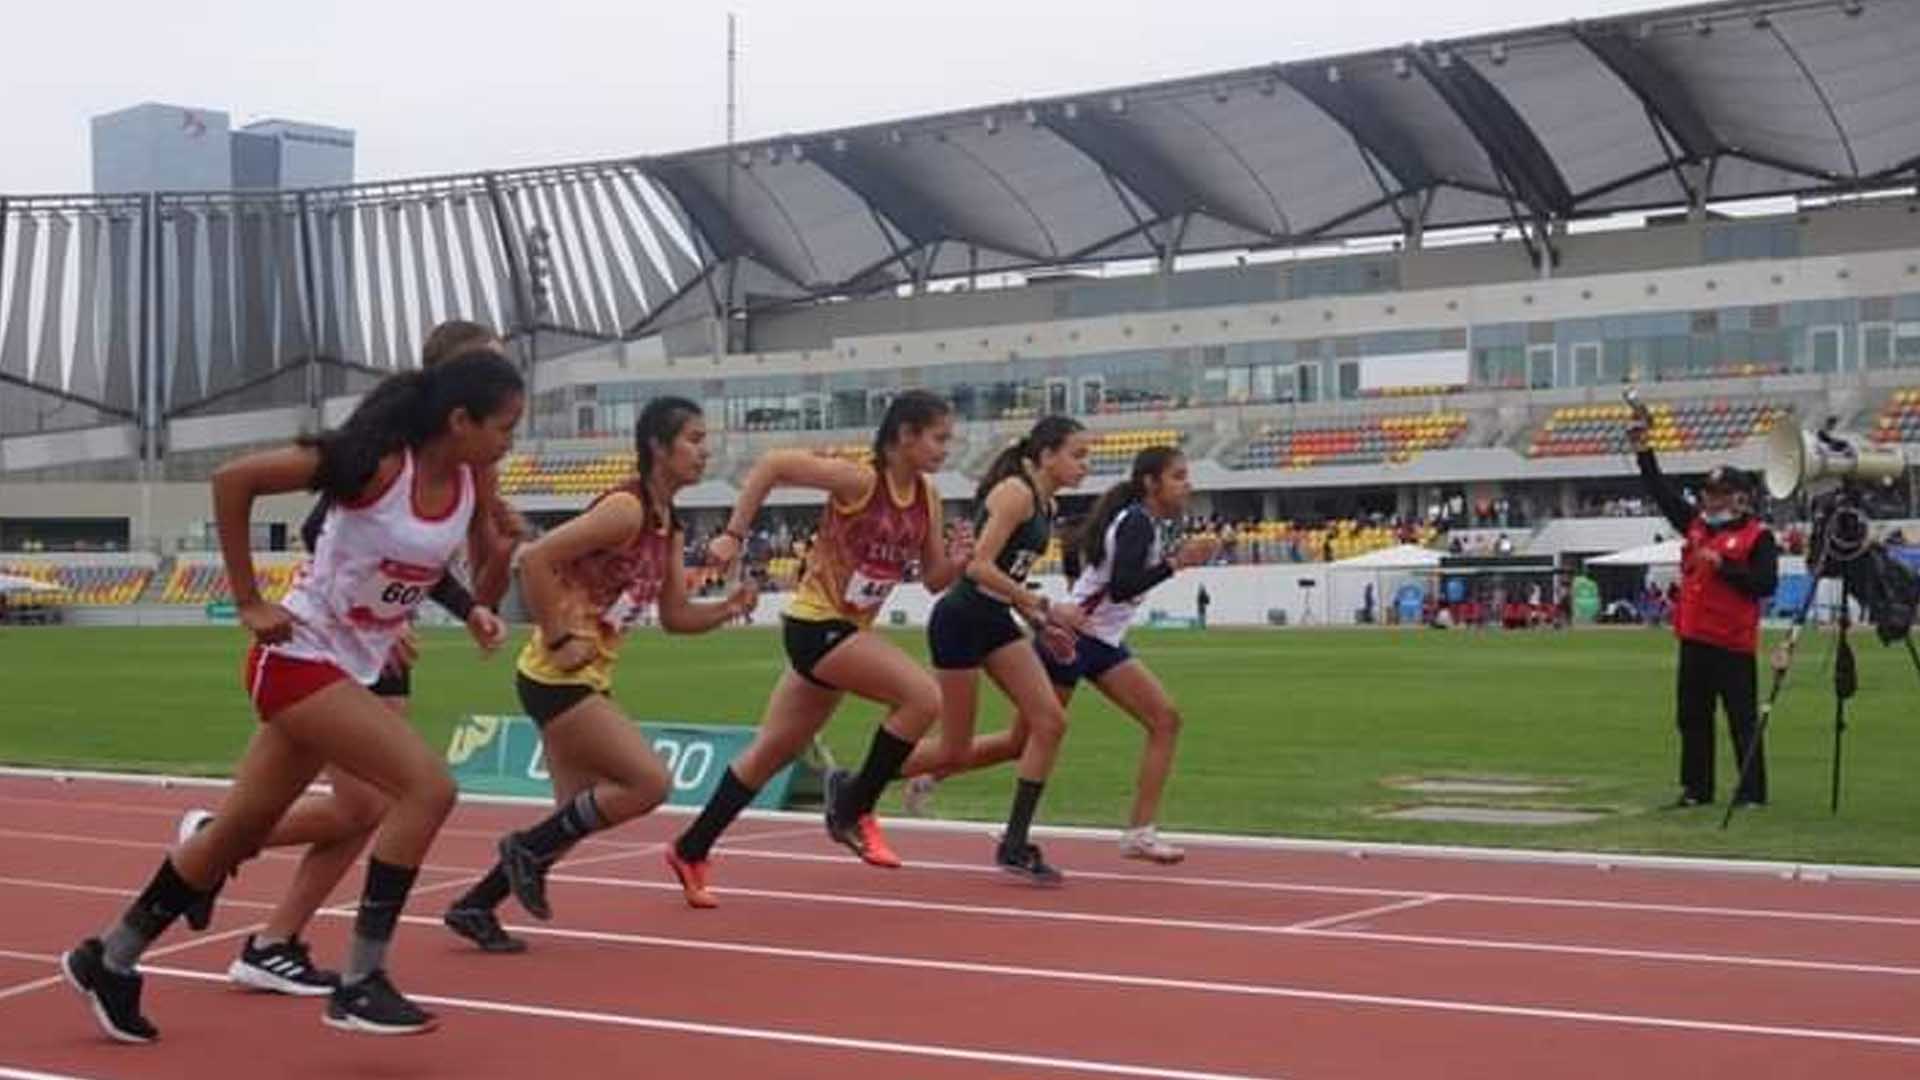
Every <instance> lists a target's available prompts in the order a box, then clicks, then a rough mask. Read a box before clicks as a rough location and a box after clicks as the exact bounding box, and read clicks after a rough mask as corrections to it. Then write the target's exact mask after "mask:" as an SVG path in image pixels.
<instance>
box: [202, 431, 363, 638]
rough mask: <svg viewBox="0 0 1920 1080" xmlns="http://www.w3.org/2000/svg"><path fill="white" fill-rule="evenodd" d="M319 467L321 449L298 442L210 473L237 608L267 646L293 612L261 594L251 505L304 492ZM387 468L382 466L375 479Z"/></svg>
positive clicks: (286, 632) (288, 632)
mask: <svg viewBox="0 0 1920 1080" xmlns="http://www.w3.org/2000/svg"><path fill="white" fill-rule="evenodd" d="M319 471H320V451H319V450H317V449H315V448H313V447H306V446H296V447H287V448H285V449H281V450H265V451H261V452H260V453H257V454H248V455H246V456H245V457H240V458H235V459H234V460H232V461H229V462H227V463H226V464H225V465H222V466H220V467H219V468H218V469H216V470H214V473H213V520H214V525H215V529H216V531H217V532H218V534H219V537H220V558H221V561H222V562H224V563H225V564H226V568H227V582H228V584H229V585H230V586H231V587H232V589H233V604H234V608H235V612H236V614H237V615H238V616H239V618H240V622H241V624H242V625H244V626H245V627H246V628H247V630H248V632H250V633H251V634H253V636H254V637H255V638H256V639H258V640H259V641H261V642H263V643H266V644H273V643H275V642H281V641H285V640H287V638H288V637H290V636H292V634H293V616H292V615H291V614H289V613H288V612H287V610H286V609H285V608H283V607H281V606H280V605H279V604H273V603H268V602H267V601H266V600H265V599H264V598H263V597H261V595H260V580H259V578H258V577H257V576H255V574H254V569H253V539H252V533H253V529H252V523H253V504H254V501H255V500H257V499H258V498H259V497H260V496H262V495H279V494H283V493H285V492H289V491H304V490H307V489H309V488H311V487H312V486H313V482H314V478H315V476H316V475H317V474H318V473H319ZM387 471H388V469H387V466H385V465H383V466H382V468H381V470H380V472H378V473H376V474H375V477H374V483H376V484H377V483H378V482H379V481H380V479H381V473H385V472H387Z"/></svg>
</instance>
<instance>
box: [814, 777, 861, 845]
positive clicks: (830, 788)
mask: <svg viewBox="0 0 1920 1080" xmlns="http://www.w3.org/2000/svg"><path fill="white" fill-rule="evenodd" d="M852 781H853V774H852V773H850V772H848V771H847V770H845V769H828V770H827V775H826V776H825V777H824V778H822V780H821V785H820V787H821V791H820V801H821V803H822V806H823V812H824V816H825V817H826V821H827V835H828V836H829V837H832V838H833V842H834V843H836V844H845V845H846V846H848V847H850V848H855V849H856V850H858V846H859V843H860V840H859V833H858V832H856V831H855V829H854V825H855V824H856V823H855V822H852V821H845V822H843V821H841V820H840V818H839V815H838V814H836V813H835V811H836V810H837V809H838V808H839V806H840V795H841V793H842V792H844V791H845V790H846V789H847V785H848V784H849V783H851V782H852Z"/></svg>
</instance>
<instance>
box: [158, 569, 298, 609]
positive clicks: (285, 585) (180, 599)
mask: <svg viewBox="0 0 1920 1080" xmlns="http://www.w3.org/2000/svg"><path fill="white" fill-rule="evenodd" d="M300 565H301V564H300V563H297V562H271V563H257V564H255V566H254V573H255V575H256V576H257V577H258V578H259V580H260V595H262V596H264V597H265V598H267V599H268V600H272V601H275V602H278V601H279V600H280V598H281V597H283V596H285V595H287V590H288V589H291V588H292V587H293V578H294V575H295V574H296V573H297V572H298V571H299V569H300ZM232 600H233V587H232V586H231V585H228V584H227V571H226V568H225V567H224V566H222V565H220V564H219V563H213V562H201V563H185V562H182V563H175V564H174V567H173V573H172V574H171V575H169V576H168V578H167V584H166V588H164V589H163V590H161V593H160V602H161V603H163V604H211V603H217V602H231V601H232Z"/></svg>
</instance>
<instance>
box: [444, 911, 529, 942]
mask: <svg viewBox="0 0 1920 1080" xmlns="http://www.w3.org/2000/svg"><path fill="white" fill-rule="evenodd" d="M440 921H441V922H443V923H446V924H447V929H449V930H451V931H453V932H454V933H456V934H459V935H460V936H461V937H463V938H466V939H467V940H468V941H471V942H473V943H474V944H475V945H478V946H479V947H480V951H481V952H490V953H517V952H526V951H527V943H526V942H524V941H522V940H520V939H519V938H517V937H514V936H513V935H512V934H509V933H507V931H506V928H504V927H502V926H501V925H500V917H499V916H497V915H495V914H494V913H493V909H492V908H482V907H454V908H448V909H447V913H446V914H445V915H442V916H440Z"/></svg>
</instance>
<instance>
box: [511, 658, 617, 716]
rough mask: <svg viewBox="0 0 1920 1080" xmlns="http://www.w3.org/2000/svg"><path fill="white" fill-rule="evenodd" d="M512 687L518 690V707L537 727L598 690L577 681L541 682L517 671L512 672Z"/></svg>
mask: <svg viewBox="0 0 1920 1080" xmlns="http://www.w3.org/2000/svg"><path fill="white" fill-rule="evenodd" d="M513 688H514V689H515V690H518V691H519V692H520V707H521V708H522V709H525V710H526V711H527V715H528V716H531V717H533V726H534V727H537V728H544V727H546V726H547V725H548V724H550V723H552V722H553V718H554V717H556V716H559V715H560V714H561V713H563V712H566V711H567V710H568V709H571V708H573V707H574V706H575V705H578V704H580V703H581V702H583V701H585V700H587V699H588V698H590V697H592V696H593V695H595V694H597V693H599V692H600V691H598V690H595V689H594V688H593V687H591V686H582V685H581V684H579V683H543V682H541V681H540V680H538V679H529V678H527V676H526V675H525V674H524V673H522V672H518V671H516V672H514V673H513Z"/></svg>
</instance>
